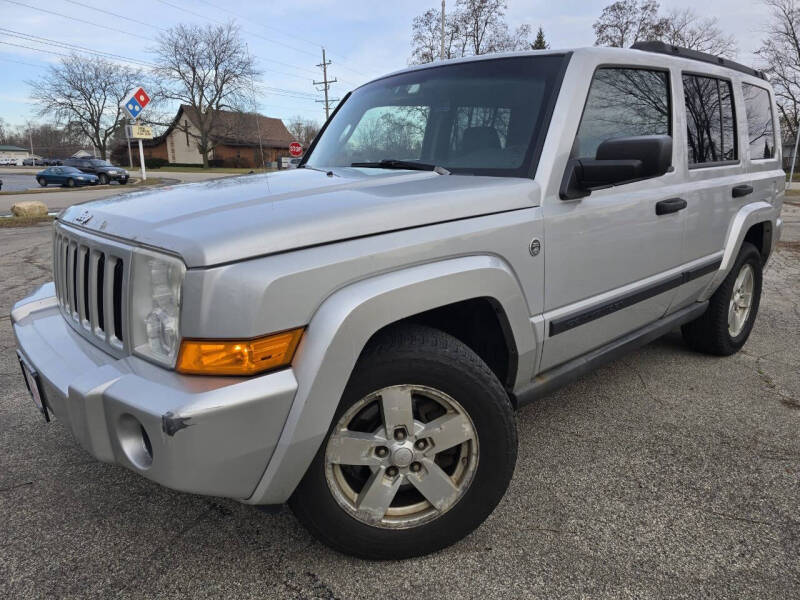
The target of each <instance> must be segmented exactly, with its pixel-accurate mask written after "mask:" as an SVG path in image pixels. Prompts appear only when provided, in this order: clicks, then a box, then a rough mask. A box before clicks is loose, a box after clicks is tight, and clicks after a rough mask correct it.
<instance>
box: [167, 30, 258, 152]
mask: <svg viewBox="0 0 800 600" xmlns="http://www.w3.org/2000/svg"><path fill="white" fill-rule="evenodd" d="M153 54H154V55H155V59H156V60H155V62H156V67H155V68H154V70H153V71H154V74H155V75H156V77H157V78H159V79H160V80H161V81H162V86H161V88H160V89H159V95H160V96H161V97H162V98H164V99H166V100H171V101H174V102H178V103H180V104H183V105H187V106H189V107H191V108H192V109H193V114H194V115H195V121H194V125H195V126H196V127H197V130H198V131H197V132H194V131H192V130H190V129H188V128H187V129H186V131H185V132H186V133H187V134H188V135H190V136H192V138H193V139H194V141H195V142H196V144H197V149H198V150H199V151H200V154H202V156H203V166H204V167H208V155H209V153H210V152H211V151H212V150H213V149H214V146H215V144H216V142H215V141H214V139H215V137H219V136H217V135H215V134H218V133H219V132H218V131H216V129H215V127H216V126H217V121H218V119H219V111H224V110H229V111H242V110H244V108H245V107H247V106H248V105H249V103H250V102H251V98H250V95H251V93H252V82H253V80H254V79H255V78H256V77H257V76H258V75H259V74H260V73H259V71H258V70H257V69H256V66H255V62H254V60H253V58H252V57H251V56H250V53H249V52H248V51H247V47H246V45H245V43H244V41H243V40H242V38H241V35H240V32H239V27H238V26H237V25H235V24H233V23H228V24H226V25H208V26H205V27H201V26H198V25H183V24H181V25H178V26H176V27H173V28H171V29H169V30H167V31H166V32H165V33H162V34H160V35H159V36H158V39H157V45H156V47H155V48H154V49H153ZM182 131H183V129H182Z"/></svg>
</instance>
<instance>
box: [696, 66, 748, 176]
mask: <svg viewBox="0 0 800 600" xmlns="http://www.w3.org/2000/svg"><path fill="white" fill-rule="evenodd" d="M683 95H684V100H685V104H686V124H687V142H688V145H689V164H690V165H696V164H703V163H715V162H723V161H728V160H736V159H737V152H736V122H735V119H734V112H733V93H732V92H731V83H730V81H725V80H724V79H716V78H714V77H705V76H701V75H684V76H683Z"/></svg>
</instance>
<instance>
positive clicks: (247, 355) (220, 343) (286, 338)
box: [175, 327, 304, 375]
mask: <svg viewBox="0 0 800 600" xmlns="http://www.w3.org/2000/svg"><path fill="white" fill-rule="evenodd" d="M303 331H304V328H303V327H300V328H299V329H292V330H290V331H283V332H281V333H273V334H271V335H266V336H264V337H260V338H255V339H252V340H183V341H182V342H181V349H180V351H179V352H178V362H177V364H176V365H175V370H176V371H179V372H180V373H188V374H192V375H255V374H256V373H262V372H264V371H269V370H270V369H278V368H280V367H285V366H286V365H288V364H289V363H290V362H292V358H293V357H294V352H295V350H297V344H299V343H300V338H301V337H302V336H303Z"/></svg>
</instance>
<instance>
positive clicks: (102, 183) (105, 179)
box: [97, 173, 108, 185]
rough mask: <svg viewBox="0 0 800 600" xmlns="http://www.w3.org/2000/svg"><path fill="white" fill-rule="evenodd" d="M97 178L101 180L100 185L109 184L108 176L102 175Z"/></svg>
mask: <svg viewBox="0 0 800 600" xmlns="http://www.w3.org/2000/svg"><path fill="white" fill-rule="evenodd" d="M97 178H98V179H99V180H100V185H107V184H108V175H106V174H105V173H100V175H98V176H97Z"/></svg>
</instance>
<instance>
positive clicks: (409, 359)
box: [289, 325, 517, 560]
mask: <svg viewBox="0 0 800 600" xmlns="http://www.w3.org/2000/svg"><path fill="white" fill-rule="evenodd" d="M409 391H411V392H413V394H414V395H413V396H412V395H409V396H408V398H409V399H410V398H412V397H413V400H412V401H411V403H412V405H413V406H414V414H413V418H414V426H413V427H414V429H415V432H416V433H417V434H419V435H418V436H416V435H410V436H408V438H405V439H404V438H403V437H400V438H399V439H400V441H398V435H399V433H398V429H394V426H388V425H387V424H386V421H385V419H384V418H383V417H382V413H383V411H382V410H381V409H379V408H378V407H379V406H381V405H383V404H384V403H385V402H386V401H387V400H386V399H387V398H391V397H392V396H391V395H387V394H395V393H396V394H398V395H397V396H396V397H397V398H404V397H405V394H407V393H408V392H409ZM381 392H382V393H381ZM420 394H421V395H420ZM370 398H372V400H369V399H370ZM432 398H433V399H432ZM451 401H452V402H451ZM364 402H367V403H366V404H364ZM439 403H441V404H439ZM448 403H450V404H449V407H450V409H453V410H455V412H450V411H449V409H448V412H447V413H442V412H441V411H442V410H443V406H445V405H446V404H448ZM453 403H454V404H453ZM362 405H364V406H365V408H360V407H361V406H362ZM399 405H400V404H398V406H399ZM456 405H457V406H456ZM458 409H460V412H459V410H458ZM353 411H355V412H353ZM437 411H438V412H437ZM397 414H401V412H399V413H397ZM351 418H352V419H353V421H348V420H349V419H351ZM439 418H441V419H443V420H448V419H452V421H450V422H451V423H455V422H456V420H457V421H458V425H457V426H456V428H450V429H448V428H446V427H441V428H439V429H433V430H432V431H434V432H436V434H435V435H432V436H431V437H430V438H427V440H426V441H421V440H425V433H426V432H424V431H421V430H420V429H421V428H422V427H423V426H424V425H423V424H424V423H429V422H431V421H433V420H435V419H439ZM361 419H363V421H359V420H361ZM370 419H372V421H371V422H370ZM402 421H404V420H403V419H397V421H396V422H402ZM347 422H349V423H351V424H352V423H353V422H363V423H365V424H366V425H365V427H366V429H361V431H367V432H372V433H366V434H361V435H368V436H373V435H378V436H380V435H384V436H385V437H384V439H385V440H386V447H383V448H381V447H377V448H376V449H374V450H372V447H371V446H369V447H368V450H367V452H366V453H363V452H362V453H361V454H359V455H358V456H359V458H357V459H352V458H351V459H350V460H351V461H352V460H359V461H360V460H361V458H362V457H364V456H366V457H367V459H368V460H371V461H376V462H377V463H380V462H381V461H383V462H382V464H381V465H379V466H375V463H373V466H348V465H351V464H353V463H352V462H348V461H347V460H346V459H342V461H343V462H342V463H341V464H335V461H336V460H339V458H338V457H339V455H338V454H337V449H338V448H341V446H338V445H337V441H338V439H339V437H338V436H340V435H341V434H343V433H344V430H343V429H342V424H343V423H347ZM440 423H441V421H440ZM376 424H377V426H376ZM387 431H394V432H395V433H394V435H393V436H392V437H390V436H389V435H388V434H387V433H386V432H387ZM400 431H406V429H404V428H402V427H401V428H400ZM429 431H431V430H429ZM442 431H448V432H456V431H457V432H458V434H457V435H456V436H454V437H452V438H451V439H450V440H449V445H448V440H445V439H444V436H443V435H442V434H441V432H442ZM467 432H471V433H472V434H474V437H473V438H471V439H469V440H468V441H459V440H461V439H462V438H466V437H467V436H468V435H470V434H469V433H467ZM347 433H352V431H351V430H349V428H348V431H347ZM347 433H344V435H346V434H347ZM372 439H373V438H370V440H371V441H370V443H372ZM332 440H333V442H332ZM437 440H439V441H437ZM421 443H422V444H427V447H426V449H425V450H424V452H417V450H419V448H420V447H419V446H418V444H421ZM402 444H406V445H407V446H408V445H409V444H410V448H411V450H410V452H412V453H414V457H413V462H410V464H408V465H407V466H406V463H408V460H412V459H409V458H408V456H407V455H402V452H405V450H403V448H404V446H402ZM437 447H438V448H440V450H438V451H436V452H434V450H436V448H437ZM398 450H399V451H398ZM342 452H343V451H342ZM382 452H386V453H387V454H386V458H379V456H380V455H381V453H382ZM350 456H353V455H352V454H351V455H350ZM432 458H433V459H434V460H431V459H432ZM516 458H517V430H516V419H515V415H514V411H513V408H512V406H511V403H510V401H509V398H508V395H507V394H506V392H505V390H504V389H503V386H502V385H501V384H500V382H499V381H498V380H497V377H495V375H494V373H492V371H491V370H490V369H489V367H488V366H487V365H486V363H484V362H483V361H482V360H481V359H480V358H479V357H478V356H477V355H476V354H475V353H474V352H473V351H472V350H471V349H470V348H468V347H467V346H466V345H464V344H463V343H461V342H460V341H459V340H457V339H456V338H454V337H452V336H450V335H448V334H445V333H443V332H441V331H439V330H436V329H432V328H429V327H423V326H417V325H409V326H405V327H402V328H398V329H394V330H389V331H387V332H385V333H384V334H380V335H379V336H378V337H377V338H376V339H374V340H372V341H371V342H370V343H369V345H368V346H367V348H365V350H364V352H363V353H362V355H361V358H360V359H359V361H358V364H357V365H356V367H355V369H354V371H353V374H352V375H351V377H350V380H349V382H348V384H347V387H346V388H345V391H344V394H343V396H342V399H341V402H340V403H339V407H338V408H337V411H336V414H335V416H334V418H333V422H332V424H331V428H330V430H329V432H328V436H327V437H326V439H325V441H324V442H323V443H322V446H321V448H320V449H319V451H318V452H317V455H316V456H315V458H314V460H313V461H312V463H311V465H310V466H309V468H308V471H307V472H306V474H305V476H304V477H303V479H302V481H301V482H300V484H299V485H298V487H297V489H296V490H295V492H294V493H293V495H292V497H291V498H290V500H289V505H290V507H291V508H292V510H293V511H294V513H295V515H296V516H297V518H298V519H299V520H300V522H301V523H302V524H303V525H305V527H306V528H307V529H308V530H309V531H310V532H311V533H312V534H313V535H314V536H315V537H316V538H317V539H319V540H320V541H321V542H323V543H324V544H326V545H328V546H330V547H332V548H334V549H335V550H338V551H340V552H343V553H345V554H350V555H353V556H357V557H361V558H367V559H380V560H386V559H392V560H397V559H403V558H409V557H413V556H420V555H423V554H428V553H430V552H435V551H437V550H440V549H442V548H444V547H446V546H449V545H451V544H453V543H455V542H457V541H458V540H460V539H461V538H463V537H464V536H466V535H467V534H469V533H470V532H471V531H472V530H474V529H475V528H476V527H478V526H479V525H480V524H481V523H482V522H483V521H484V520H485V519H486V518H487V517H488V516H489V515H490V514H491V512H492V511H493V510H494V508H495V506H497V504H498V502H500V500H501V499H502V497H503V495H504V494H505V491H506V489H507V488H508V484H509V482H510V480H511V476H512V475H513V472H514V465H515V463H516ZM401 459H404V460H401ZM360 464H361V465H363V464H364V463H363V462H361V463H360ZM386 465H389V466H386ZM395 465H400V466H399V467H397V466H395ZM422 465H424V466H422ZM392 468H394V469H397V470H398V472H397V473H395V474H394V475H395V476H394V477H392V475H393V473H392V471H391V469H392ZM415 471H416V472H415ZM442 473H444V476H449V477H448V479H449V481H450V484H451V485H452V486H453V488H452V489H451V488H450V487H448V485H447V483H446V480H445V479H444V478H443V477H442ZM358 476H360V477H361V479H360V480H359V479H358ZM379 478H381V479H380V481H381V486H378V488H380V489H384V488H386V487H389V488H393V489H395V490H396V494H393V495H392V498H393V499H392V500H390V505H389V510H388V511H387V512H386V513H384V515H383V516H382V517H381V516H379V514H380V510H381V509H378V512H377V513H369V514H368V513H367V512H366V511H364V510H359V508H357V505H356V502H357V499H358V498H359V497H361V498H364V499H365V500H366V498H365V495H364V494H362V493H361V492H363V490H364V489H366V486H367V485H369V483H370V482H371V481H378V480H379ZM414 478H416V479H414ZM362 481H365V482H364V483H363V487H362V489H361V490H355V489H354V491H356V492H357V494H360V496H359V495H355V496H350V500H348V497H347V496H346V495H344V494H342V492H341V490H342V489H343V487H344V488H348V487H351V485H354V487H355V488H357V487H358V485H359V484H361V482H362ZM387 481H389V482H400V483H398V485H399V486H400V487H399V488H397V487H395V486H394V484H390V485H389V486H386V482H387ZM413 481H416V482H417V483H413ZM339 482H344V483H343V484H342V483H339ZM425 482H427V483H425ZM434 482H435V483H442V482H444V487H441V486H440V487H439V488H438V490H437V491H443V490H444V491H446V493H445V494H443V495H439V496H437V495H436V494H430V493H429V494H428V495H423V494H422V493H421V492H420V491H419V489H420V488H425V487H426V485H428V484H433V483H434ZM378 488H376V489H378ZM427 489H428V491H429V492H431V491H432V490H431V488H430V487H427ZM452 490H457V491H456V492H453V491H452ZM428 497H432V498H435V499H436V498H438V503H437V504H438V507H437V505H434V504H432V503H431V502H429V501H428V500H427V498H428ZM443 498H444V499H443ZM426 505H427V506H426ZM409 507H411V508H409ZM413 507H417V508H416V509H414V510H412V508H413ZM403 511H407V512H408V514H403ZM393 512H394V513H399V516H398V515H397V514H390V513H393Z"/></svg>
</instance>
